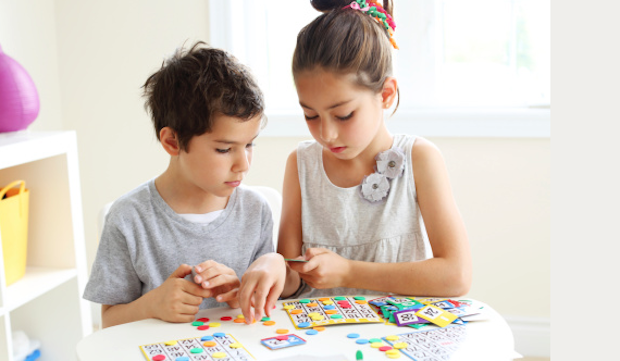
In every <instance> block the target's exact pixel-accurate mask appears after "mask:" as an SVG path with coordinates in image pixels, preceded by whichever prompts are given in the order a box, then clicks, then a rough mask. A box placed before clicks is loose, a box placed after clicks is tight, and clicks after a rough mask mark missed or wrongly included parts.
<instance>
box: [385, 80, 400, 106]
mask: <svg viewBox="0 0 620 361" xmlns="http://www.w3.org/2000/svg"><path fill="white" fill-rule="evenodd" d="M397 94H398V83H397V82H396V78H393V77H388V78H387V79H385V82H383V90H382V92H381V98H382V103H383V109H388V108H390V107H391V106H392V104H394V100H396V95H397Z"/></svg>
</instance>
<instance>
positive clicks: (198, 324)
mask: <svg viewBox="0 0 620 361" xmlns="http://www.w3.org/2000/svg"><path fill="white" fill-rule="evenodd" d="M204 324H205V323H204V322H200V321H194V322H192V326H202V325H204Z"/></svg>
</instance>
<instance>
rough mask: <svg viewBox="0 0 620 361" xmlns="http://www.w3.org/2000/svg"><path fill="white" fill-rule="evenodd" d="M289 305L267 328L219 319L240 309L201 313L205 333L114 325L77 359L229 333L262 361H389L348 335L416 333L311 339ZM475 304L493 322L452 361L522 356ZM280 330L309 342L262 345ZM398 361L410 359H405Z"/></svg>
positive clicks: (377, 328)
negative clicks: (360, 359) (360, 358)
mask: <svg viewBox="0 0 620 361" xmlns="http://www.w3.org/2000/svg"><path fill="white" fill-rule="evenodd" d="M372 298H375V297H370V296H367V299H368V300H370V299H372ZM290 301H291V300H285V301H278V304H277V307H276V309H274V310H273V312H272V316H271V319H272V320H273V321H275V322H276V324H275V325H273V326H264V325H263V324H262V323H260V322H257V323H254V324H252V325H246V324H244V323H234V322H233V321H220V318H221V317H223V316H231V317H232V318H233V319H234V318H236V316H237V315H238V314H240V313H241V312H240V310H239V309H230V308H216V309H210V310H203V311H200V312H199V313H198V315H197V318H200V317H208V318H209V319H210V320H211V322H219V323H221V326H220V327H215V328H214V327H212V328H210V329H209V330H205V331H200V330H198V329H197V328H196V327H195V326H192V325H191V324H189V323H180V324H179V323H167V322H163V321H160V320H155V319H147V320H142V321H137V322H131V323H127V324H124V325H119V326H113V327H109V328H106V329H104V330H101V331H98V332H95V333H93V334H91V335H90V336H88V337H86V338H84V339H82V340H81V341H80V342H79V343H78V345H77V356H78V359H79V360H81V361H109V360H127V361H146V358H145V357H144V355H143V354H142V352H141V350H140V347H139V346H141V345H147V344H153V343H159V342H165V341H169V340H179V339H185V338H194V337H201V336H205V335H212V334H213V333H215V332H224V333H227V334H231V335H232V336H233V337H234V338H236V339H237V340H238V341H239V342H240V343H241V344H242V345H243V346H244V347H245V348H246V349H247V350H248V351H249V352H250V353H251V354H252V356H254V357H255V358H256V359H257V360H280V359H281V360H330V361H344V360H355V354H356V352H357V350H362V352H363V354H364V360H388V357H387V356H386V355H384V353H383V352H382V351H379V350H377V349H374V348H371V347H370V346H369V345H368V344H366V345H358V344H357V343H356V342H355V340H354V339H349V338H347V334H349V333H358V334H360V337H361V338H367V339H370V338H381V337H385V336H388V335H398V334H403V333H409V332H414V331H416V330H415V329H413V328H410V327H397V326H393V325H385V324H379V323H375V324H355V325H352V324H346V325H335V326H327V327H326V330H325V331H322V332H319V333H318V334H317V335H306V333H305V330H297V329H295V327H294V326H293V323H292V322H291V320H290V319H289V317H288V314H287V313H286V311H284V310H283V309H282V302H290ZM475 302H476V303H477V304H480V305H482V306H484V309H485V311H486V315H487V317H488V319H487V320H485V321H474V322H469V323H467V324H466V325H465V326H464V327H465V328H466V335H467V337H466V339H465V341H464V342H463V343H462V344H461V346H460V347H459V348H458V350H457V351H456V352H455V353H453V354H452V355H451V358H450V360H455V361H458V360H472V361H474V360H475V361H481V360H493V361H497V360H512V359H514V358H519V357H520V356H519V354H517V353H516V352H515V351H514V339H513V336H512V332H511V330H510V328H509V326H508V324H507V323H506V321H505V320H504V319H503V318H502V317H501V316H500V315H499V314H498V313H497V312H496V311H495V310H493V309H492V308H491V307H489V306H488V305H486V304H484V303H481V302H478V301H475ZM279 328H285V329H288V330H289V333H293V334H295V335H297V336H299V337H301V338H303V339H305V340H306V341H307V343H306V344H305V345H301V346H294V347H289V348H285V349H280V350H270V349H268V348H267V347H265V346H263V345H262V344H261V343H260V340H261V339H264V338H268V337H273V336H277V334H276V332H275V331H276V329H279ZM422 330H424V329H422ZM302 355H304V356H302ZM399 360H410V359H409V358H408V357H406V356H404V355H402V356H401V357H400V358H399ZM167 361H168V360H167Z"/></svg>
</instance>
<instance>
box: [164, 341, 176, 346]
mask: <svg viewBox="0 0 620 361" xmlns="http://www.w3.org/2000/svg"><path fill="white" fill-rule="evenodd" d="M176 344H177V342H176V341H167V342H165V343H164V345H166V346H174V345H176Z"/></svg>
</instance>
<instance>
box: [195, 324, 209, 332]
mask: <svg viewBox="0 0 620 361" xmlns="http://www.w3.org/2000/svg"><path fill="white" fill-rule="evenodd" d="M197 329H198V330H200V331H205V330H208V329H209V326H207V325H202V326H198V327H197Z"/></svg>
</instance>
